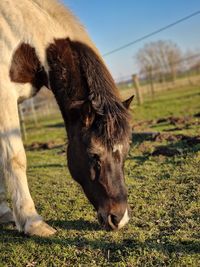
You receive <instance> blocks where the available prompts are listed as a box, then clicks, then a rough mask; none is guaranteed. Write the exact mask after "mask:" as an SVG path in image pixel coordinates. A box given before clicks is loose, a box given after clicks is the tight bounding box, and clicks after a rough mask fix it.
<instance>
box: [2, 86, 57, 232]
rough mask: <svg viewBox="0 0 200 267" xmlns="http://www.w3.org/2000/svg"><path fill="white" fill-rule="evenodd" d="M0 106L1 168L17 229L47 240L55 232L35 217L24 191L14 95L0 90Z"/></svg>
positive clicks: (20, 145)
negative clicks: (46, 237)
mask: <svg viewBox="0 0 200 267" xmlns="http://www.w3.org/2000/svg"><path fill="white" fill-rule="evenodd" d="M0 106H1V112H0V159H1V166H2V167H1V168H2V172H3V174H4V177H5V180H6V183H7V185H8V189H9V192H10V193H11V198H12V204H13V214H14V219H15V222H16V225H17V228H18V229H19V231H24V232H25V233H26V234H29V235H38V236H49V235H51V234H53V233H55V230H54V229H53V228H51V227H50V226H48V225H47V224H46V223H44V222H43V221H42V218H41V217H40V216H39V215H38V214H37V212H36V209H35V206H34V203H33V200H32V198H31V195H30V192H29V188H28V183H27V177H26V155H25V151H24V146H23V143H22V140H21V134H20V125H19V118H18V109H17V101H16V97H15V94H14V93H12V94H11V93H9V92H8V91H7V92H6V91H5V90H1V88H0ZM2 188H3V187H2ZM3 198H4V190H3ZM3 203H4V202H3ZM2 209H3V208H2Z"/></svg>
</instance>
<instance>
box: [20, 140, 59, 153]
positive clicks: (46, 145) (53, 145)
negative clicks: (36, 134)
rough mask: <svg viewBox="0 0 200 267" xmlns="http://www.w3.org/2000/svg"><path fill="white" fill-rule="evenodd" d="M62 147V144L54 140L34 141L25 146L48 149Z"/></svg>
mask: <svg viewBox="0 0 200 267" xmlns="http://www.w3.org/2000/svg"><path fill="white" fill-rule="evenodd" d="M57 147H60V145H58V144H56V143H55V142H54V141H49V142H43V143H42V142H33V143H32V144H30V145H28V146H25V148H26V149H27V150H30V151H32V150H48V149H53V148H57Z"/></svg>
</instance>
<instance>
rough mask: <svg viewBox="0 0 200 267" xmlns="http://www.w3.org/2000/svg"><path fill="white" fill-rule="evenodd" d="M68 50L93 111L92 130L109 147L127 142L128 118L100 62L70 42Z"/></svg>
mask: <svg viewBox="0 0 200 267" xmlns="http://www.w3.org/2000/svg"><path fill="white" fill-rule="evenodd" d="M71 47H72V51H75V53H77V54H78V59H79V68H80V73H81V75H82V79H83V80H84V84H87V87H88V88H87V90H88V93H89V95H88V98H89V100H90V101H91V102H92V106H93V108H94V110H95V111H96V117H95V120H94V122H93V124H92V127H91V130H92V131H93V132H94V134H95V135H96V136H97V137H98V138H100V139H101V140H102V142H103V143H104V144H106V145H108V146H113V145H114V144H115V143H117V142H121V141H123V140H127V139H128V138H129V135H130V126H129V122H130V115H129V112H128V111H127V109H126V108H125V107H124V105H123V103H122V102H121V100H120V97H119V93H118V90H117V88H116V85H115V83H114V80H113V78H112V76H111V75H110V73H109V71H108V70H107V68H106V66H105V64H104V62H103V60H102V59H101V58H99V56H97V55H96V53H95V52H94V51H93V50H92V49H91V48H90V47H88V46H86V45H85V44H82V43H79V42H71Z"/></svg>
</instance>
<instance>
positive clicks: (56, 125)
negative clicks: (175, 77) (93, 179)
mask: <svg viewBox="0 0 200 267" xmlns="http://www.w3.org/2000/svg"><path fill="white" fill-rule="evenodd" d="M131 112H132V115H133V116H132V117H133V120H132V124H133V130H134V134H133V137H132V139H133V142H132V145H131V149H130V152H129V154H128V157H127V160H126V164H125V173H126V184H127V188H128V192H129V205H130V208H131V220H130V223H129V224H128V225H127V226H126V227H125V228H124V229H122V230H120V231H119V232H106V231H105V230H103V229H101V227H100V226H99V224H98V222H97V219H96V213H95V211H94V209H93V208H92V206H91V205H90V204H89V203H88V201H87V199H86V198H85V196H84V194H83V193H82V190H81V188H80V187H79V185H77V183H76V182H74V181H73V180H72V178H71V177H70V174H69V171H68V169H67V166H66V156H65V152H64V150H65V149H64V144H65V143H66V135H65V130H64V128H63V123H62V119H61V117H60V116H59V115H58V116H53V117H48V118H46V119H42V120H40V121H39V123H38V125H37V126H35V125H34V124H33V123H32V122H29V124H28V125H27V134H28V139H27V141H26V142H25V145H26V149H27V158H28V180H29V186H30V190H31V193H32V196H33V199H34V201H35V204H36V207H37V210H38V212H39V213H40V214H41V215H42V216H43V217H44V218H45V220H46V221H47V222H48V223H49V224H50V225H51V226H53V227H55V228H56V229H57V234H56V235H55V236H52V237H50V238H39V237H27V236H24V235H23V234H21V233H18V232H17V231H16V229H15V228H14V227H13V226H12V225H4V226H0V267H1V266H13V267H21V266H27V267H34V266H48V267H49V266H92V267H93V266H127V267H129V266H130V267H131V266H141V267H143V266H158V267H160V266H174V267H176V266H180V267H188V266H192V267H198V266H200V185H199V184H200V142H198V138H197V136H200V114H199V113H200V87H197V86H196V87H184V88H179V89H173V90H169V91H165V92H160V93H157V94H156V95H155V98H154V99H151V100H149V99H146V100H145V103H144V104H143V105H142V106H140V107H138V106H136V105H135V104H133V105H132V106H131ZM170 118H171V119H170ZM158 119H163V120H161V122H158ZM173 121H175V122H173ZM153 131H155V132H161V133H163V134H164V133H165V134H167V135H168V137H166V138H165V136H164V137H163V138H161V139H155V140H149V139H145V138H143V136H141V137H140V138H138V137H137V135H135V133H138V132H139V133H140V132H153ZM177 135H179V136H180V135H184V136H187V137H188V136H189V137H195V138H197V139H194V140H193V139H191V140H190V139H189V140H190V141H188V139H187V138H186V139H184V138H182V139H180V138H177V137H176V136H177ZM195 140H196V141H195ZM36 142H40V143H46V142H50V143H52V144H53V145H52V147H51V148H50V149H45V148H43V149H42V148H40V146H38V148H37V146H36V145H37V144H36ZM160 146H162V147H164V150H165V149H168V148H170V149H171V148H172V149H174V151H175V154H174V156H167V155H165V154H159V155H157V156H156V155H154V153H153V152H154V151H155V150H156V149H157V148H158V147H160ZM153 155H154V156H153Z"/></svg>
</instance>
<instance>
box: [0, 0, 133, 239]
mask: <svg viewBox="0 0 200 267" xmlns="http://www.w3.org/2000/svg"><path fill="white" fill-rule="evenodd" d="M43 86H45V87H47V88H49V89H50V90H52V92H53V94H54V96H55V98H56V101H57V103H58V105H59V108H60V110H61V113H62V116H63V119H64V122H65V127H66V131H67V136H68V141H69V142H68V149H67V159H68V167H69V170H70V172H71V175H72V177H73V178H74V179H75V180H76V181H77V182H78V183H79V184H80V185H81V186H82V188H83V191H84V193H85V195H86V196H87V198H88V199H89V201H90V202H91V203H92V205H93V206H94V207H95V209H96V211H97V214H98V219H99V222H100V223H101V224H103V226H105V227H106V228H110V229H120V228H121V227H123V226H124V225H125V224H126V223H127V222H128V220H129V216H128V207H127V191H126V188H125V183H124V175H123V165H124V160H125V156H126V154H127V152H128V149H129V135H130V127H129V114H128V106H129V105H130V102H131V100H132V98H130V99H128V100H127V101H125V102H124V103H122V102H121V100H120V98H119V95H118V92H117V89H116V86H115V84H114V82H113V79H112V77H111V75H110V74H109V72H108V70H107V68H106V67H105V65H104V62H103V60H102V58H101V57H100V55H99V52H98V50H97V49H96V47H95V46H94V44H93V43H92V42H91V40H90V38H89V37H88V35H87V33H86V31H85V30H84V28H83V27H82V25H81V24H80V23H79V22H78V20H77V19H76V18H75V17H74V16H73V15H72V14H71V12H70V11H69V10H68V9H66V8H64V7H63V6H62V5H61V4H59V3H57V2H56V1H55V0H45V1H41V0H23V1H15V0H1V1H0V223H5V222H10V221H13V220H14V221H15V223H16V226H17V228H18V230H19V231H23V232H24V233H25V234H28V235H38V236H49V235H51V234H53V233H55V230H54V229H53V228H52V227H50V226H49V225H47V224H46V223H45V222H44V221H43V220H42V218H41V217H40V216H39V215H38V213H37V211H36V209H35V205H34V202H33V200H32V198H31V195H30V192H29V188H28V183H27V177H26V155H25V151H24V146H23V143H22V139H21V134H20V123H19V117H18V106H17V105H18V103H20V102H21V101H23V100H24V99H27V98H29V97H32V96H34V95H35V94H36V93H37V92H38V91H39V90H40V89H41V87H43ZM6 185H7V186H6ZM6 188H8V190H9V192H10V194H11V199H12V206H13V211H11V209H10V208H9V207H8V205H7V202H6Z"/></svg>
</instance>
